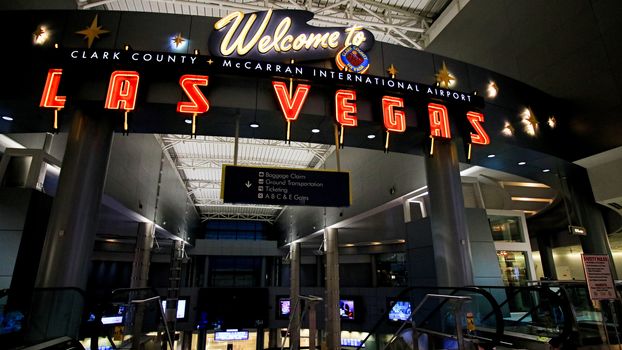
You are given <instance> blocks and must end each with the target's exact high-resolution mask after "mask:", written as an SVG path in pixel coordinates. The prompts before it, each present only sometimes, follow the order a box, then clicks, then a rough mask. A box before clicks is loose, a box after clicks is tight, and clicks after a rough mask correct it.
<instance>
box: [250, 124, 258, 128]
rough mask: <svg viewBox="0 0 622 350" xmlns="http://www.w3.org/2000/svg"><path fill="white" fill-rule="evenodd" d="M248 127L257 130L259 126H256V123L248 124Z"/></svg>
mask: <svg viewBox="0 0 622 350" xmlns="http://www.w3.org/2000/svg"><path fill="white" fill-rule="evenodd" d="M249 126H250V127H251V128H253V129H257V128H258V127H259V124H257V123H250V125H249Z"/></svg>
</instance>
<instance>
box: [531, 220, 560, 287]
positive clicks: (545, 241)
mask: <svg viewBox="0 0 622 350" xmlns="http://www.w3.org/2000/svg"><path fill="white" fill-rule="evenodd" d="M536 237H537V239H538V249H539V251H540V262H541V263H542V272H543V273H544V277H546V278H549V279H552V280H556V279H557V271H556V270H555V260H554V259H553V249H552V248H551V237H550V236H549V235H548V234H547V232H538V233H537V234H536Z"/></svg>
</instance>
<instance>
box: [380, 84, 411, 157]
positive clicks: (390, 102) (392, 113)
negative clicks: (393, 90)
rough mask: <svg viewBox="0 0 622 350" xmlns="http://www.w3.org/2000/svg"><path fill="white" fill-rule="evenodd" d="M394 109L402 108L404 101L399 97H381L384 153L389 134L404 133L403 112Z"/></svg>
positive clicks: (404, 115) (387, 148) (404, 121)
mask: <svg viewBox="0 0 622 350" xmlns="http://www.w3.org/2000/svg"><path fill="white" fill-rule="evenodd" d="M396 108H404V99H403V98H401V97H393V96H382V119H383V121H384V127H385V129H386V139H385V143H384V151H385V152H387V151H388V150H389V135H390V132H391V131H392V132H404V131H406V114H405V113H404V111H403V110H398V109H396Z"/></svg>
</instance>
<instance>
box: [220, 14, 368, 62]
mask: <svg viewBox="0 0 622 350" xmlns="http://www.w3.org/2000/svg"><path fill="white" fill-rule="evenodd" d="M312 19H313V13H312V12H309V11H297V10H268V11H261V12H253V13H247V14H244V13H242V12H240V11H236V12H233V13H231V14H229V15H227V16H226V17H223V18H221V19H220V20H219V21H218V22H216V24H215V25H214V32H213V33H212V34H211V36H210V38H209V49H210V52H211V53H212V55H214V56H220V57H238V58H240V57H243V58H249V59H263V60H272V61H284V60H286V61H289V60H291V59H293V60H296V61H311V60H321V59H329V58H333V57H335V56H337V53H338V52H339V51H340V50H342V49H343V48H344V47H349V46H351V45H354V46H356V47H358V48H360V50H362V51H368V50H370V49H371V48H372V46H373V45H374V41H375V40H374V36H373V34H372V33H371V32H370V31H368V30H366V29H363V28H362V27H359V26H353V27H348V28H345V27H341V28H339V27H315V26H312V25H309V24H307V22H308V21H310V20H312Z"/></svg>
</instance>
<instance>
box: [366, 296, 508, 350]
mask: <svg viewBox="0 0 622 350" xmlns="http://www.w3.org/2000/svg"><path fill="white" fill-rule="evenodd" d="M418 289H421V290H427V291H430V290H443V289H446V290H451V291H452V293H450V294H454V293H456V292H458V291H470V292H475V293H478V294H480V295H482V296H484V298H486V300H487V301H488V302H489V303H490V305H491V306H492V308H493V311H494V313H495V315H496V317H495V318H496V330H495V333H494V336H493V337H492V338H491V343H493V345H498V344H500V342H501V338H502V337H503V331H504V328H503V327H504V323H503V314H502V313H501V308H500V307H499V304H497V301H496V300H495V298H494V297H493V296H492V294H490V293H489V292H488V291H486V290H485V289H482V288H480V287H476V286H465V287H438V286H434V287H430V286H416V287H407V288H405V289H403V290H402V291H401V292H399V293H398V294H397V295H396V296H395V297H394V298H395V299H398V300H399V299H400V298H402V297H404V296H405V295H406V294H407V293H409V292H412V291H414V290H418ZM435 310H437V309H436V308H435ZM433 311H434V310H433ZM389 312H391V308H387V310H386V311H385V312H384V313H383V314H382V316H380V319H379V320H378V321H377V322H376V323H375V324H374V326H373V327H372V329H371V330H370V331H369V332H368V334H367V336H366V337H365V338H364V339H363V340H362V341H361V343H360V344H359V345H358V346H357V347H356V350H360V349H361V348H362V347H363V344H365V342H366V341H367V339H369V337H370V336H371V335H372V334H374V333H376V331H377V330H378V328H380V326H381V325H382V324H383V323H384V322H385V321H386V319H387V318H388V316H389ZM429 317H430V315H428V316H427V317H426V319H424V321H425V320H427V319H428V318H429Z"/></svg>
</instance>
